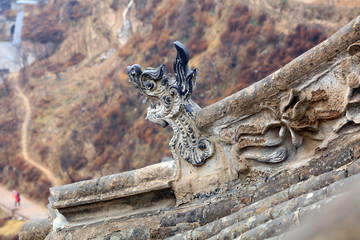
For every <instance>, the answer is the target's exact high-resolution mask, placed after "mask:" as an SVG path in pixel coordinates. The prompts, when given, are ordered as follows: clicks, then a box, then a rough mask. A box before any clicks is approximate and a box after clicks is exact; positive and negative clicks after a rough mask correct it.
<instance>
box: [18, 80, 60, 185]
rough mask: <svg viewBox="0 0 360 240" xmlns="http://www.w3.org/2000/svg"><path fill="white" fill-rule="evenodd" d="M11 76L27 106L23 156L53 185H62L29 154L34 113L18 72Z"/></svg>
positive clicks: (22, 135) (22, 142)
mask: <svg viewBox="0 0 360 240" xmlns="http://www.w3.org/2000/svg"><path fill="white" fill-rule="evenodd" d="M11 78H13V79H14V84H15V85H14V86H15V90H16V93H17V95H18V96H19V97H20V98H21V99H22V101H23V106H24V108H25V117H24V122H23V123H22V127H21V153H22V156H23V158H24V160H25V161H26V162H28V163H30V164H31V165H33V166H34V167H35V168H37V169H39V170H40V171H41V172H43V173H44V174H45V175H46V177H47V179H48V180H49V181H50V182H51V184H52V186H59V185H61V181H60V179H58V178H57V177H56V176H55V175H54V173H53V172H51V171H50V170H49V169H47V168H46V167H44V166H42V165H41V164H39V163H38V162H36V161H35V160H34V159H32V158H31V157H30V156H29V152H28V128H29V124H30V120H31V114H32V112H31V107H30V101H29V99H28V98H27V97H26V96H25V94H24V92H23V91H22V90H21V89H20V87H19V84H18V74H17V73H14V74H12V76H11Z"/></svg>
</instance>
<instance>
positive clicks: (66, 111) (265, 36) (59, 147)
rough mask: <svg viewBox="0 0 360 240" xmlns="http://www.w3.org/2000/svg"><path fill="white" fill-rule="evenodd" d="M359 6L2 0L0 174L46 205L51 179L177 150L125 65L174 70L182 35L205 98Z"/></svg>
mask: <svg viewBox="0 0 360 240" xmlns="http://www.w3.org/2000/svg"><path fill="white" fill-rule="evenodd" d="M358 15H360V0H297V1H296V0H242V1H235V0H199V1H195V0H181V1H179V0H97V1H94V0H61V1H59V0H49V1H41V0H18V1H15V0H13V1H12V0H0V185H1V186H3V187H4V188H7V189H10V190H12V189H17V190H18V191H19V192H21V193H22V194H23V195H24V196H27V197H29V198H31V199H33V200H36V201H38V202H40V203H42V204H44V205H45V204H46V203H47V197H48V189H49V187H51V186H54V185H61V184H68V183H72V182H76V181H80V180H85V179H91V178H96V177H100V176H104V175H109V174H113V173H118V172H123V171H127V170H132V169H136V168H141V167H144V166H146V165H149V164H154V163H158V162H160V161H162V160H163V159H166V158H168V157H171V153H170V150H169V148H168V142H169V140H170V137H171V135H172V130H171V129H169V128H165V129H163V128H161V127H160V126H157V125H154V124H151V123H150V122H147V121H146V120H145V116H146V108H147V103H146V99H145V98H144V97H143V96H141V95H140V93H139V91H138V90H136V89H134V87H133V85H132V84H131V83H129V82H128V79H127V76H126V75H125V68H126V66H128V65H131V64H134V63H138V64H140V65H141V66H142V67H148V66H152V67H157V66H159V65H160V64H162V63H165V64H166V69H167V72H168V73H172V71H173V70H172V63H173V61H174V59H175V56H176V51H175V49H174V47H173V42H174V41H176V40H179V41H181V42H182V43H184V44H185V45H186V47H187V48H188V50H189V53H190V58H191V60H190V66H191V67H197V68H199V74H198V80H197V86H196V90H195V92H194V94H193V96H192V98H193V100H194V101H195V102H196V103H198V104H199V105H200V106H201V107H205V106H207V105H210V104H212V103H215V102H216V101H218V100H220V99H222V98H224V97H226V96H228V95H230V94H233V93H235V92H237V91H239V90H241V89H243V88H245V87H247V86H249V85H250V84H252V83H254V82H256V81H258V80H260V79H262V78H264V77H266V76H267V75H269V74H271V73H272V72H274V71H276V70H277V69H279V68H280V67H282V66H284V65H285V64H286V63H288V62H290V61H291V60H292V59H294V58H296V57H297V56H299V55H300V54H302V53H303V52H305V51H307V50H308V49H310V48H312V47H313V46H315V45H317V44H318V43H320V42H322V41H323V40H325V39H326V38H328V37H329V36H331V35H332V34H333V33H335V32H336V31H337V30H339V29H340V28H341V27H342V26H344V25H345V24H347V23H348V22H349V21H351V20H352V19H353V18H355V17H357V16H358ZM0 226H1V224H0Z"/></svg>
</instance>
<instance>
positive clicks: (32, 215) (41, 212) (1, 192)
mask: <svg viewBox="0 0 360 240" xmlns="http://www.w3.org/2000/svg"><path fill="white" fill-rule="evenodd" d="M0 196H1V197H0V207H1V208H2V209H4V210H5V211H7V212H9V213H11V212H14V214H15V215H17V216H21V217H23V218H26V219H40V218H47V216H48V211H47V209H46V207H45V206H43V205H40V204H37V203H35V202H33V201H31V200H29V199H27V198H26V197H24V196H20V198H21V201H20V204H21V206H20V207H14V198H13V196H12V192H11V191H9V190H7V189H5V188H4V187H2V186H0Z"/></svg>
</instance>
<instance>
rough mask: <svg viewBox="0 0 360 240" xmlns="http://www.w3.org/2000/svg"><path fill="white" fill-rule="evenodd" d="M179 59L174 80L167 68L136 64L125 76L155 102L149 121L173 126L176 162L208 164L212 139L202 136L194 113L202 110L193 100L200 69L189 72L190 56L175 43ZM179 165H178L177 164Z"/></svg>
mask: <svg viewBox="0 0 360 240" xmlns="http://www.w3.org/2000/svg"><path fill="white" fill-rule="evenodd" d="M174 46H175V48H176V50H177V56H176V59H175V62H174V72H175V78H173V77H172V76H171V75H170V74H166V73H165V65H164V64H162V65H161V66H159V67H158V68H146V69H145V70H144V71H143V70H142V69H141V67H140V66H139V65H137V64H135V65H132V66H129V67H127V70H126V74H127V75H128V76H129V79H130V81H131V82H133V83H134V85H135V87H137V88H138V89H139V90H140V92H141V93H143V94H144V95H145V96H147V97H148V98H149V99H150V101H151V102H152V103H151V104H150V106H149V107H148V109H147V116H146V119H147V120H149V121H150V122H152V123H157V124H159V125H161V126H162V127H166V126H167V125H170V126H171V127H172V129H173V131H174V136H173V137H172V139H171V140H170V143H169V147H170V150H171V152H172V154H173V157H174V159H175V160H176V161H177V162H178V161H180V159H184V160H186V161H187V162H189V163H191V164H192V165H194V166H199V165H202V164H204V163H205V161H206V159H208V158H210V157H211V156H212V155H213V154H214V145H213V143H212V142H211V140H210V139H209V138H208V137H206V136H202V135H201V134H200V132H199V130H198V129H197V127H196V125H195V123H194V112H195V111H197V110H199V109H200V107H199V106H198V105H197V104H196V103H195V102H194V101H192V100H191V94H192V92H193V90H194V88H195V86H196V74H197V72H198V70H197V69H193V70H191V69H189V67H188V62H189V53H188V51H187V49H186V47H185V46H184V45H183V44H182V43H180V42H178V41H176V42H175V43H174ZM178 164H179V163H178Z"/></svg>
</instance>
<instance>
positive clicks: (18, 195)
mask: <svg viewBox="0 0 360 240" xmlns="http://www.w3.org/2000/svg"><path fill="white" fill-rule="evenodd" d="M13 196H14V198H15V207H16V206H18V207H20V193H19V192H18V191H16V190H13Z"/></svg>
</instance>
